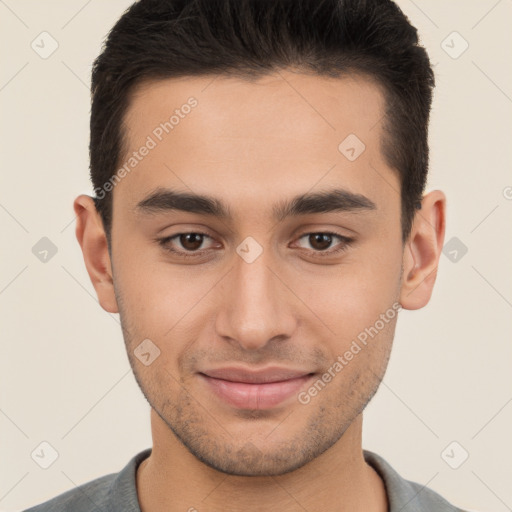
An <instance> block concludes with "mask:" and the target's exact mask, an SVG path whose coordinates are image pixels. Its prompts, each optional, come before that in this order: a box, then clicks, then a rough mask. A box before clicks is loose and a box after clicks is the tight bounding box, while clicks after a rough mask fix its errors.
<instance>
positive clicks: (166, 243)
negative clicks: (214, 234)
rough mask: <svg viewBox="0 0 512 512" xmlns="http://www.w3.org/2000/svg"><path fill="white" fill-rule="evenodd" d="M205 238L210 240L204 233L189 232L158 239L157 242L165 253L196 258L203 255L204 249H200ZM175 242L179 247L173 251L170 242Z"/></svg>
mask: <svg viewBox="0 0 512 512" xmlns="http://www.w3.org/2000/svg"><path fill="white" fill-rule="evenodd" d="M205 238H211V237H210V236H209V235H207V234H206V233H200V232H191V233H177V234H176V235H172V236H168V237H166V238H161V239H158V240H157V242H158V243H159V244H160V245H161V246H162V247H163V248H164V249H165V250H167V251H169V252H171V253H174V254H177V255H178V256H183V257H185V258H187V257H197V256H198V255H201V254H203V253H204V252H205V251H206V249H204V248H201V246H202V245H203V243H204V241H205ZM173 241H175V243H177V244H178V245H179V246H181V248H180V247H178V249H174V248H173V247H172V242H173Z"/></svg>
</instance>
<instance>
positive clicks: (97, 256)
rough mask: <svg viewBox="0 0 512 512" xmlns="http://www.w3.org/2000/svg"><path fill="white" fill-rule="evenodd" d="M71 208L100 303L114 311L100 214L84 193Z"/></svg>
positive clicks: (114, 299)
mask: <svg viewBox="0 0 512 512" xmlns="http://www.w3.org/2000/svg"><path fill="white" fill-rule="evenodd" d="M73 208H74V210H75V213H76V216H77V223H76V238H77V240H78V243H79V244H80V247H81V248H82V253H83V255H84V261H85V266H86V268H87V272H88V274H89V277H90V278H91V282H92V284H93V286H94V289H95V290H96V295H97V296H98V300H99V302H100V305H101V307H102V308H103V309H104V310H105V311H108V312H109V313H118V312H119V309H118V307H117V301H116V297H115V293H114V281H113V278H112V264H111V261H110V255H109V253H108V245H107V235H106V233H105V229H104V227H103V222H102V220H101V217H100V214H99V213H98V211H97V210H96V205H95V204H94V200H93V198H92V197H90V196H88V195H85V194H82V195H80V196H78V197H77V198H76V199H75V201H74V203H73Z"/></svg>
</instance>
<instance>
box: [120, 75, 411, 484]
mask: <svg viewBox="0 0 512 512" xmlns="http://www.w3.org/2000/svg"><path fill="white" fill-rule="evenodd" d="M190 98H193V99H190ZM186 105H189V106H188V107H186ZM383 113H384V99H383V96H382V94H381V91H380V90H379V88H378V87H377V86H376V85H375V84H373V83H371V82H370V81H368V80H366V79H364V78H361V77H355V76H350V77H346V78H341V79H339V78H338V79H331V78H323V77H319V76H307V75H305V74H299V73H293V72H292V71H286V72H284V71H283V72H280V74H273V75H269V76H266V77H265V78H261V79H259V80H258V81H255V82H249V81H244V80H242V79H238V78H233V77H230V78H227V77H222V78H221V77H216V78H215V80H213V77H200V78H186V79H185V78H184V79H179V80H176V79H173V80H164V81H159V82H152V83H147V84H145V85H144V86H142V87H139V88H138V89H137V91H136V93H135V94H134V95H133V97H132V100H131V104H130V108H129V110H128V111H127V114H126V117H125V126H126V143H127V148H128V151H127V153H126V154H125V155H123V158H124V159H123V161H122V164H121V166H122V165H124V164H125V163H127V167H126V168H125V169H130V170H129V172H128V171H127V172H126V173H122V174H123V175H124V176H123V178H122V179H121V180H120V181H119V183H117V185H116V186H115V188H114V191H113V225H112V254H111V257H112V271H113V281H114V289H115V298H116V302H117V306H118V309H119V313H120V318H121V323H122V328H123V334H124V338H125V342H126V347H127V351H128V356H129V359H130V363H131V365H132V368H133V371H134V373H135V376H136V379H137V381H138V383H139V385H140V387H141V389H142V391H143V393H144V395H145V397H146V398H147V400H148V401H149V403H150V405H151V406H152V408H153V409H154V410H155V411H156V413H157V414H158V415H159V417H160V418H161V420H162V421H163V422H164V423H165V424H166V425H167V426H168V428H169V429H170V430H171V431H172V432H173V433H174V435H175V436H177V438H178V439H179V440H180V441H181V442H182V443H183V444H184V445H185V446H186V447H187V448H188V450H189V451H190V452H191V453H193V454H194V455H195V456H196V457H197V458H198V459H199V460H201V461H203V462H205V463H206V464H207V465H209V466H211V467H214V468H216V469H218V470H220V471H223V472H227V473H231V474H237V475H277V474H282V473H285V472H288V471H291V470H293V469H296V468H299V467H301V466H303V465H304V464H306V463H307V462H309V461H311V460H312V459H314V458H316V457H318V456H319V455H320V454H322V453H323V452H325V451H326V450H327V449H329V448H331V447H332V446H333V445H335V443H337V442H338V441H339V440H340V439H341V438H342V436H343V434H344V432H345V431H346V430H347V428H349V426H350V425H351V424H352V422H353V421H354V420H355V418H357V417H359V415H360V413H361V411H362V410H363V409H364V407H365V405H366V404H367V402H368V401H369V399H370V398H371V397H372V396H373V394H374V393H375V391H376V389H377V387H378V384H379V383H380V380H381V379H382V376H383V374H384V371H385V368H386V365H387V361H388V357H389V352H390V349H391V344H392V339H393V335H394V328H395V323H396V319H397V315H396V312H397V305H398V300H399V296H400V284H401V269H402V256H403V246H402V240H401V226H400V196H399V193H398V192H397V191H399V190H400V184H399V180H398V177H397V175H396V173H395V171H393V170H392V169H390V168H389V167H388V166H387V165H386V163H385V161H384V159H383V156H382V153H381V136H382V132H381V124H380V122H379V121H381V120H382V116H383ZM173 115H174V118H173V119H171V120H170V118H171V116H173ZM169 120H170V121H169ZM165 122H168V125H165ZM161 123H164V124H161ZM351 134H353V135H351ZM354 135H355V137H357V138H355V137H354ZM348 136H350V138H349V139H348V140H347V141H346V142H344V143H343V141H344V140H345V139H346V138H347V137H348ZM150 139H151V140H150ZM342 143H343V144H342ZM340 144H341V146H340ZM362 144H364V151H362V152H361V149H362V148H363V146H362ZM143 146H146V148H148V150H147V151H146V150H141V149H140V148H141V147H143ZM340 148H341V149H340ZM134 152H137V155H134ZM130 158H135V159H136V160H137V161H136V162H135V160H131V161H130V160H129V159H130ZM121 166H120V167H121ZM334 191H336V192H334ZM180 194H188V195H193V196H207V197H206V198H203V199H200V200H197V198H194V197H188V198H186V197H185V198H183V197H182V196H180ZM322 194H324V196H322ZM329 194H331V195H330V196H329ZM309 196H311V197H309ZM319 199H320V200H319ZM399 307H400V306H398V308H399ZM365 333H366V337H365ZM144 340H146V341H144ZM148 340H149V341H148ZM363 340H364V342H363ZM141 343H142V344H141ZM356 347H358V348H356ZM329 376H330V378H329ZM315 390H316V391H315Z"/></svg>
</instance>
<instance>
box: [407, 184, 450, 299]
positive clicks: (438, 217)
mask: <svg viewBox="0 0 512 512" xmlns="http://www.w3.org/2000/svg"><path fill="white" fill-rule="evenodd" d="M445 221H446V196H445V195H444V193H443V192H441V191H440V190H433V191H432V192H430V193H428V194H427V195H425V196H423V200H422V201H421V209H420V210H417V211H416V215H415V217H414V222H413V226H412V230H411V234H410V236H409V239H408V241H407V243H406V244H405V248H404V255H403V278H402V285H401V291H400V304H401V305H402V307H403V308H404V309H420V308H422V307H424V306H425V305H427V304H428V301H429V300H430V297H431V295H432V290H433V288H434V283H435V280H436V276H437V266H438V264H439V258H440V256H441V251H442V249H443V243H444V234H445Z"/></svg>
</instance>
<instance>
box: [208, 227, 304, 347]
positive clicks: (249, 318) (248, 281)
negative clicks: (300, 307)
mask: <svg viewBox="0 0 512 512" xmlns="http://www.w3.org/2000/svg"><path fill="white" fill-rule="evenodd" d="M249 238H250V237H249ZM244 242H245V243H246V245H244ZM244 242H242V243H241V244H240V246H239V247H238V248H237V253H238V254H237V255H235V258H234V268H233V270H232V272H230V273H229V274H228V280H227V282H226V283H224V286H223V294H224V296H223V297H222V299H221V304H222V306H221V310H220V311H219V312H218V316H217V330H218V334H219V335H221V336H223V337H229V338H231V339H233V340H235V341H236V342H238V343H239V344H240V345H241V346H243V347H244V348H245V349H253V350H254V349H258V348H261V347H263V346H264V345H265V344H266V343H268V342H269V341H270V340H272V339H273V338H276V337H282V338H283V339H284V338H287V337H289V336H291V334H292V332H293V329H294V328H295V321H294V317H293V312H292V308H291V307H290V306H291V305H290V302H289V300H286V298H285V296H284V295H285V290H284V286H283V284H282V283H281V282H280V280H279V279H278V278H277V277H276V276H275V275H274V273H273V272H272V271H271V270H270V268H269V267H271V268H272V266H273V265H272V261H273V258H272V255H271V253H270V250H262V249H263V247H261V246H260V245H259V244H258V245H256V243H255V241H254V239H253V240H247V239H246V241H244ZM258 246H259V248H258ZM258 253H259V254H258Z"/></svg>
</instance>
